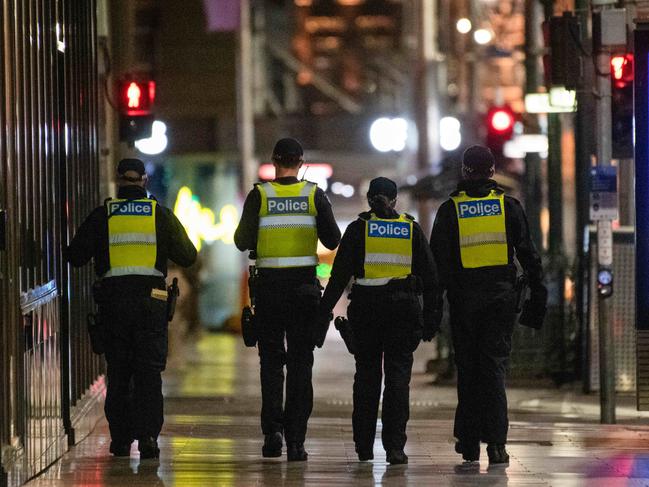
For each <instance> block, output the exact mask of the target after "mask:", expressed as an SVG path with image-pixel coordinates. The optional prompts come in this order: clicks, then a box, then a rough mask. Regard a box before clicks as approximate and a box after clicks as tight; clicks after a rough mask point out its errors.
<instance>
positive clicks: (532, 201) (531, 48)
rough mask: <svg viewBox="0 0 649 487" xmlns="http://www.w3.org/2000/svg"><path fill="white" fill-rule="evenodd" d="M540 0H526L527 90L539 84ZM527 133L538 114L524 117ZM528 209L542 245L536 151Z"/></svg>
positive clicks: (535, 128) (530, 162)
mask: <svg viewBox="0 0 649 487" xmlns="http://www.w3.org/2000/svg"><path fill="white" fill-rule="evenodd" d="M537 14H538V2H537V0H525V93H536V92H537V90H538V86H539V80H538V78H539V76H538V45H537V30H538V26H539V19H538V15H537ZM525 133H528V134H539V133H541V129H540V127H539V120H538V117H537V116H536V115H534V114H528V115H527V116H526V117H525ZM523 191H524V195H525V212H526V213H527V221H528V224H529V227H530V235H531V236H532V241H533V242H534V244H535V245H536V248H538V249H541V248H542V247H543V240H542V233H541V202H542V191H541V158H540V157H539V154H538V153H537V152H529V153H527V154H526V155H525V176H524V187H523Z"/></svg>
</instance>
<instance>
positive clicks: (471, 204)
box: [451, 190, 509, 269]
mask: <svg viewBox="0 0 649 487" xmlns="http://www.w3.org/2000/svg"><path fill="white" fill-rule="evenodd" d="M451 199H452V200H453V202H454V203H455V212H456V215H457V221H458V229H459V243H460V257H461V260H462V267H464V268H465V269H476V268H479V267H489V266H499V265H507V264H508V263H509V255H508V249H507V227H506V225H505V195H504V194H503V193H501V192H496V191H495V190H492V191H491V192H490V193H489V195H487V196H485V197H484V198H472V197H470V196H468V195H467V194H466V192H464V191H462V192H461V193H460V194H458V195H457V196H453V197H452V198H451Z"/></svg>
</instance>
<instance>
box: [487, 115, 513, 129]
mask: <svg viewBox="0 0 649 487" xmlns="http://www.w3.org/2000/svg"><path fill="white" fill-rule="evenodd" d="M490 123H491V126H492V127H493V129H494V130H495V131H497V132H506V131H508V130H510V129H511V128H512V127H513V125H514V117H513V116H512V114H511V113H510V112H508V111H507V110H496V111H494V112H493V114H492V115H491V122H490Z"/></svg>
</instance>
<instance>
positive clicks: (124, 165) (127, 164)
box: [117, 159, 146, 176]
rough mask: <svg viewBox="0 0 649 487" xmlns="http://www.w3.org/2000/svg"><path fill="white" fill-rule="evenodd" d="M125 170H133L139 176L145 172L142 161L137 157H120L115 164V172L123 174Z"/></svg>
mask: <svg viewBox="0 0 649 487" xmlns="http://www.w3.org/2000/svg"><path fill="white" fill-rule="evenodd" d="M127 171H135V172H136V173H138V174H139V175H140V176H144V174H146V170H145V169H144V163H143V162H142V161H141V160H139V159H122V160H121V161H119V164H118V165H117V174H120V175H123V174H126V172H127Z"/></svg>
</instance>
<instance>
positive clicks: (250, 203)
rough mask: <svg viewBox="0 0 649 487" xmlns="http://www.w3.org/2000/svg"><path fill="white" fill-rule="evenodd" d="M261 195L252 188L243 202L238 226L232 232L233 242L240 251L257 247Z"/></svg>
mask: <svg viewBox="0 0 649 487" xmlns="http://www.w3.org/2000/svg"><path fill="white" fill-rule="evenodd" d="M260 207H261V195H260V194H259V191H258V190H257V188H256V187H255V188H253V189H252V191H250V193H248V196H247V197H246V201H245V202H244V204H243V212H242V214H241V220H239V226H237V229H236V231H235V232H234V243H235V245H236V246H237V248H238V249H239V250H241V251H242V252H244V251H246V250H256V249H257V230H258V229H259V208H260Z"/></svg>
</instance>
